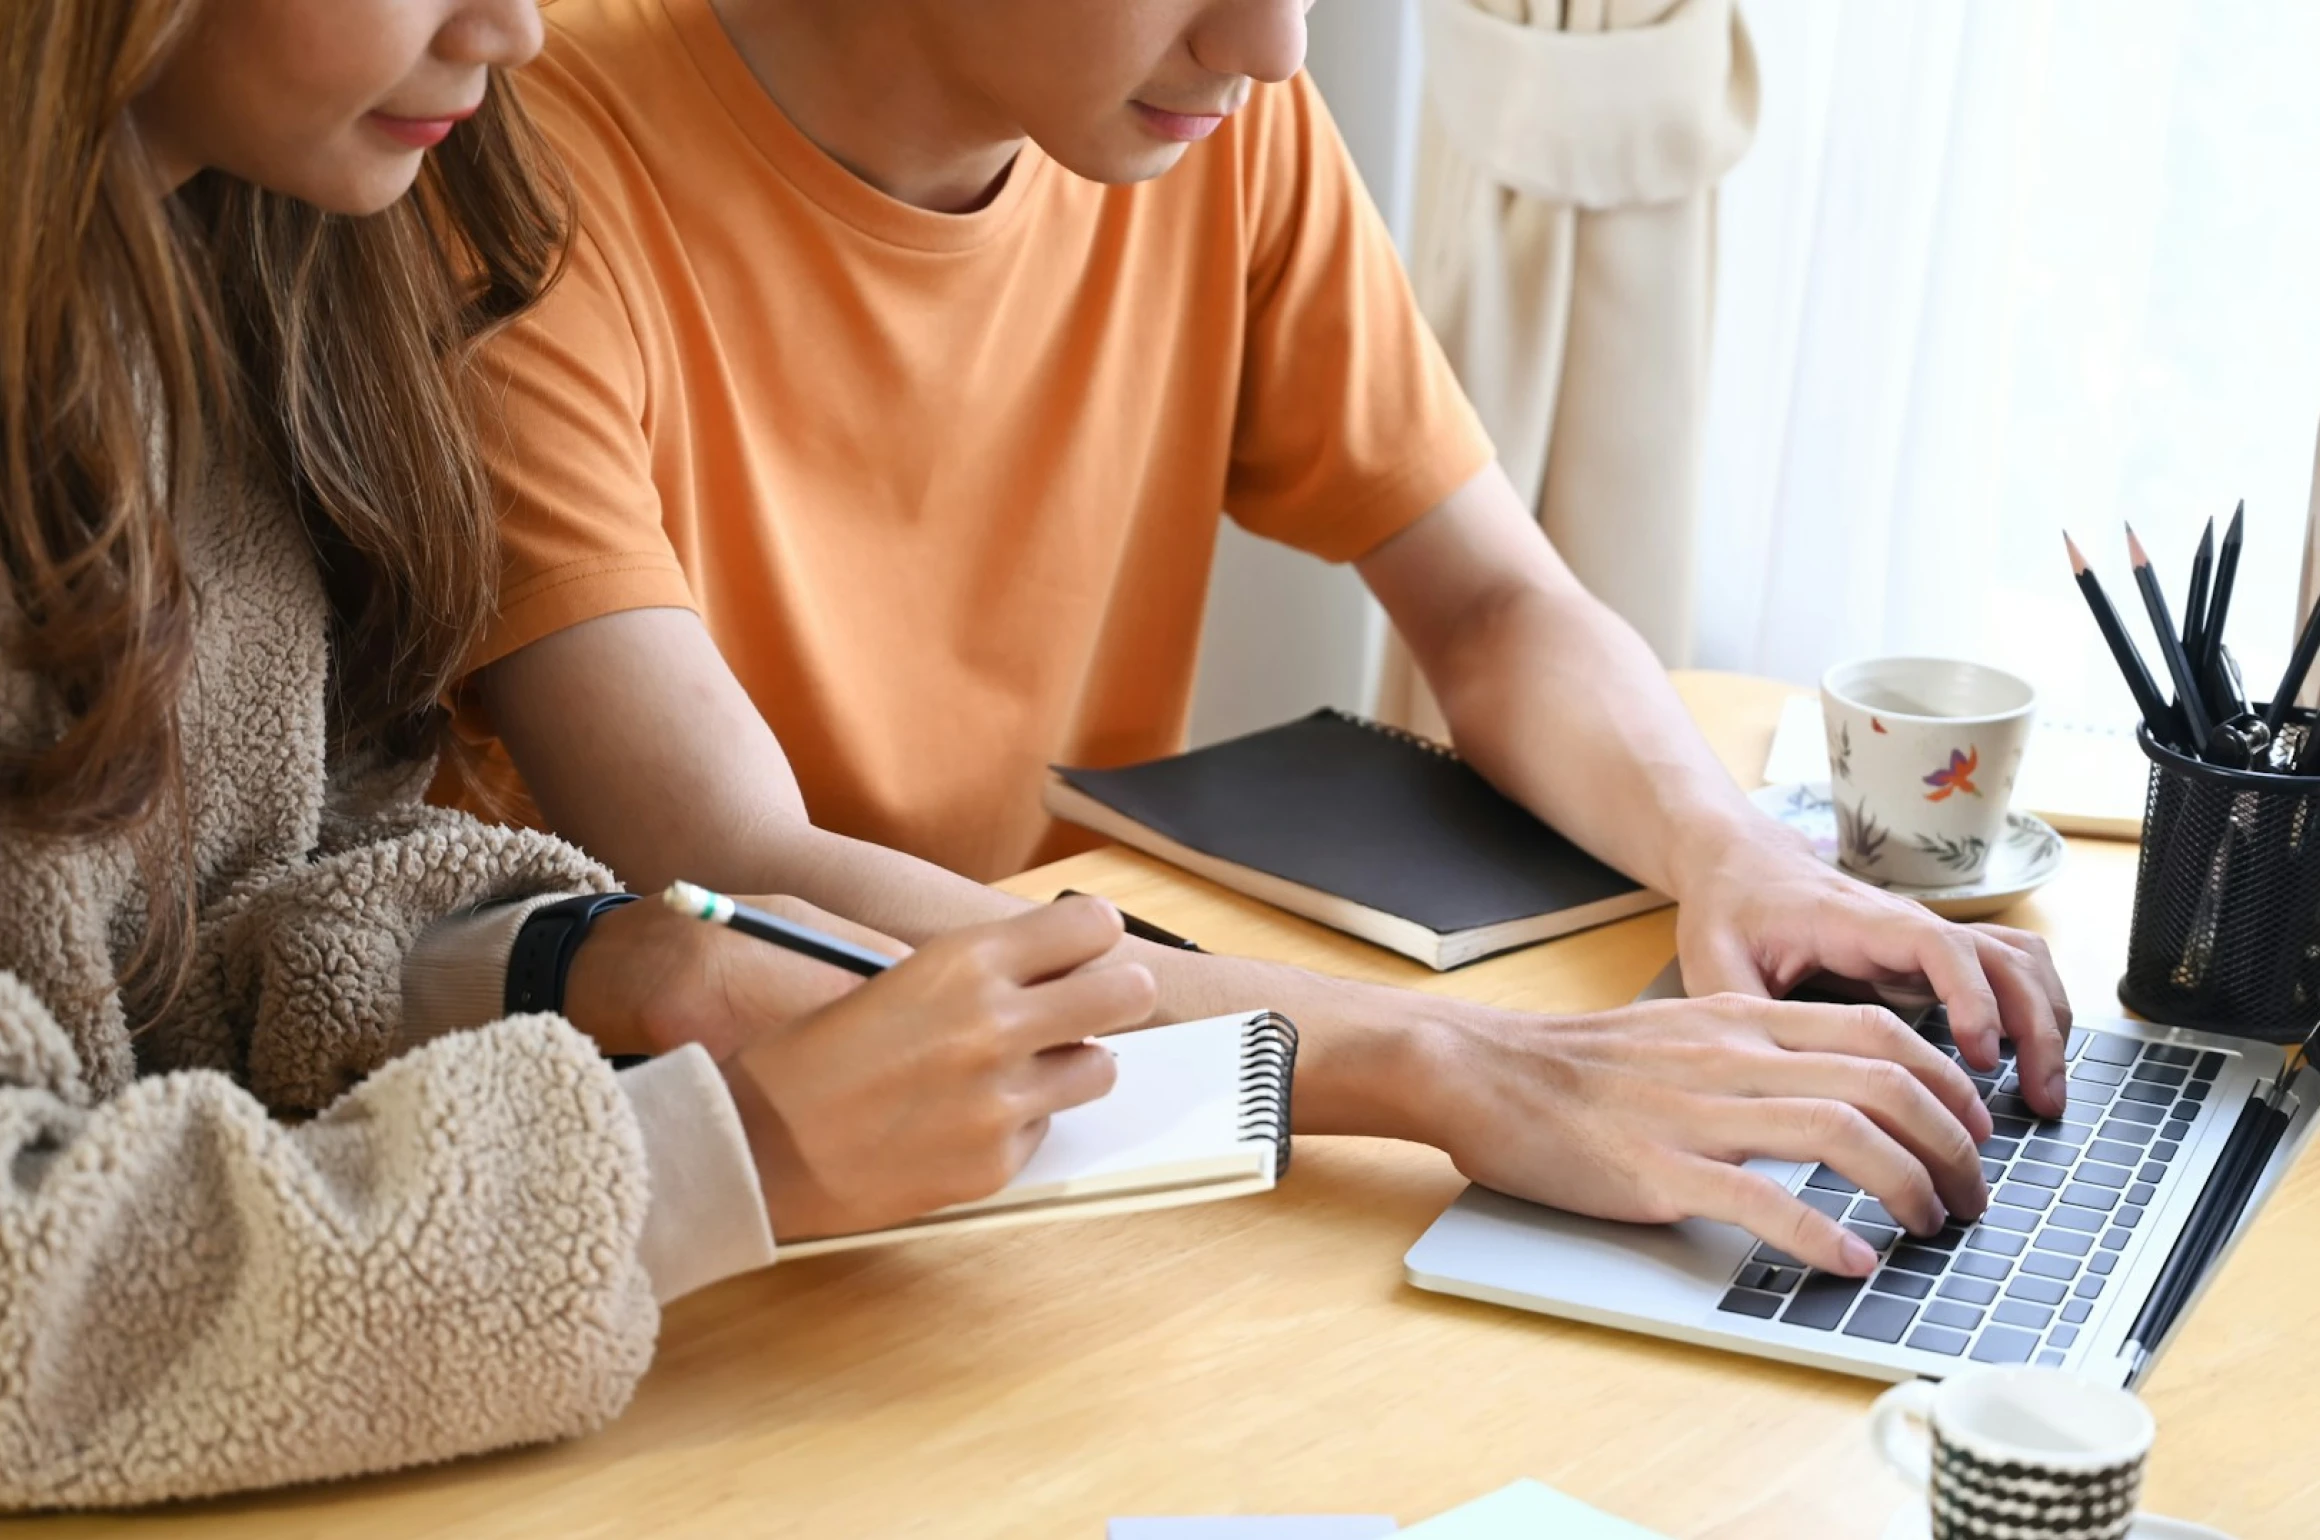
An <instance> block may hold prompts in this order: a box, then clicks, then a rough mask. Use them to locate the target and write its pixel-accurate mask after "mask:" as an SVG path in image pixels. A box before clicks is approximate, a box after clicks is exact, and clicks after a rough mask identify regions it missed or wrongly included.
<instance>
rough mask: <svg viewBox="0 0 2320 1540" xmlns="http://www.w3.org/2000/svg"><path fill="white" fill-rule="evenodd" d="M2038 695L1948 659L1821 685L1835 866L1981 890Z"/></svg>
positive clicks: (1839, 673) (1857, 669) (1878, 668)
mask: <svg viewBox="0 0 2320 1540" xmlns="http://www.w3.org/2000/svg"><path fill="white" fill-rule="evenodd" d="M2037 705H2038V694H2037V692H2036V691H2035V690H2033V689H2031V688H2030V686H2029V685H2027V684H2025V683H2024V682H2023V681H2021V680H2019V679H2017V678H2015V677H2014V676H2013V675H2012V674H2008V673H2004V672H2001V671H2000V670H1998V669H1994V668H1987V667H1984V666H1983V665H1982V664H1979V663H1965V662H1960V661H1958V660H1956V659H1951V658H1869V659H1865V660H1863V661H1861V662H1857V663H1840V664H1838V665H1837V666H1836V667H1835V668H1832V669H1830V670H1829V671H1828V673H1827V674H1826V675H1824V676H1823V677H1822V679H1821V717H1822V721H1823V724H1824V725H1825V726H1826V728H1827V730H1828V739H1829V796H1830V798H1831V800H1833V801H1834V802H1835V803H1836V811H1837V860H1838V861H1839V862H1840V863H1841V864H1843V865H1844V866H1845V868H1846V869H1847V870H1849V871H1852V872H1854V873H1856V874H1858V875H1860V876H1863V877H1866V878H1868V879H1869V880H1870V881H1872V882H1880V883H1898V884H1900V885H1902V886H1904V887H1913V888H1946V887H1956V886H1959V885H1962V884H1965V883H1970V882H1977V881H1979V880H1980V879H1981V875H1982V871H1983V869H1984V868H1985V867H1986V866H1988V865H1989V861H1990V851H1991V849H1992V848H1993V847H1995V846H1996V844H1997V842H1998V840H1999V838H2000V837H2001V836H2002V835H2003V834H2004V833H2005V828H2006V804H2007V802H2008V801H2009V800H2010V799H2011V798H2012V797H2013V795H2014V777H2015V775H2016V774H2017V773H2018V772H2019V771H2020V770H2021V768H2022V751H2023V750H2024V749H2025V748H2027V747H2028V746H2029V742H2030V721H2031V718H2032V716H2033V715H2034V714H2035V712H2036V710H2037Z"/></svg>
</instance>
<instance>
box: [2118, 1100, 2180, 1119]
mask: <svg viewBox="0 0 2320 1540" xmlns="http://www.w3.org/2000/svg"><path fill="white" fill-rule="evenodd" d="M2111 1118H2112V1120H2113V1121H2119V1120H2122V1119H2123V1120H2124V1121H2126V1122H2129V1123H2164V1122H2166V1121H2167V1109H2166V1108H2164V1107H2154V1106H2152V1105H2151V1104H2150V1103H2149V1102H2118V1103H2116V1104H2114V1105H2113V1106H2112V1107H2111Z"/></svg>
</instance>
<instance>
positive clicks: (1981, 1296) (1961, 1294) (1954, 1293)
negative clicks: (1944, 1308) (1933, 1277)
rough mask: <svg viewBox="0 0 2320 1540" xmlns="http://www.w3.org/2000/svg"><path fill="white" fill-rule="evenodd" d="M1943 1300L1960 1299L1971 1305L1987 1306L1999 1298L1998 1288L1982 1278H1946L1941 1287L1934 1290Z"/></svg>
mask: <svg viewBox="0 0 2320 1540" xmlns="http://www.w3.org/2000/svg"><path fill="white" fill-rule="evenodd" d="M1934 1292H1935V1293H1936V1294H1939V1295H1940V1296H1941V1297H1942V1298H1943V1299H1960V1300H1964V1301H1965V1302H1966V1303H1967V1304H1969V1305H1986V1304H1988V1303H1989V1302H1990V1301H1991V1300H1993V1299H1996V1298H1997V1297H1998V1286H1997V1285H1996V1284H1994V1283H1991V1282H1989V1281H1988V1280H1987V1279H1982V1278H1957V1277H1950V1278H1944V1279H1943V1280H1942V1281H1941V1287H1940V1288H1938V1289H1936V1290H1934Z"/></svg>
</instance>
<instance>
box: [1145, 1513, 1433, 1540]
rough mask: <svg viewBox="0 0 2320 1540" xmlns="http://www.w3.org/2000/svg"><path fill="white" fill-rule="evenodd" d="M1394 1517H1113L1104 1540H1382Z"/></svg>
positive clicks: (1327, 1514)
mask: <svg viewBox="0 0 2320 1540" xmlns="http://www.w3.org/2000/svg"><path fill="white" fill-rule="evenodd" d="M1393 1532H1394V1521H1393V1520H1392V1519H1388V1518H1381V1517H1379V1516H1378V1515H1376V1514H1367V1513H1320V1514H1283V1515H1274V1516H1269V1517H1258V1518H1215V1519H1114V1520H1112V1522H1111V1525H1110V1526H1109V1528H1107V1529H1106V1530H1105V1540H1381V1537H1382V1536H1385V1535H1390V1534H1392V1533H1393Z"/></svg>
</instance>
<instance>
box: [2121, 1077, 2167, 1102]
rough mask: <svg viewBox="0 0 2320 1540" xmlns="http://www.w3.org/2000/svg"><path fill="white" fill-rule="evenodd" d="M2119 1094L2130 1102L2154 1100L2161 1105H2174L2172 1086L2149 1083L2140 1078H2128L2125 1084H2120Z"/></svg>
mask: <svg viewBox="0 0 2320 1540" xmlns="http://www.w3.org/2000/svg"><path fill="white" fill-rule="evenodd" d="M2119 1095H2121V1096H2123V1097H2125V1098H2126V1099H2127V1100H2128V1101H2131V1102H2155V1103H2157V1104H2158V1105H2159V1106H2162V1107H2172V1106H2173V1105H2175V1092H2174V1090H2173V1088H2172V1087H2169V1086H2163V1085H2149V1084H2146V1083H2145V1082H2143V1081H2140V1080H2130V1081H2128V1082H2127V1083H2126V1084H2125V1085H2123V1086H2120V1087H2119Z"/></svg>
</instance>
